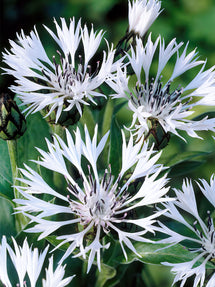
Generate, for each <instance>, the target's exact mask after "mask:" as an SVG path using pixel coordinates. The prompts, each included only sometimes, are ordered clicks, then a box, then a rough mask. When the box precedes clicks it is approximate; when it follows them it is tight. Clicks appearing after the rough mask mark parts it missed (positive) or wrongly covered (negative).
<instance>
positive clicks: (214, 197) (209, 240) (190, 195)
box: [160, 175, 215, 287]
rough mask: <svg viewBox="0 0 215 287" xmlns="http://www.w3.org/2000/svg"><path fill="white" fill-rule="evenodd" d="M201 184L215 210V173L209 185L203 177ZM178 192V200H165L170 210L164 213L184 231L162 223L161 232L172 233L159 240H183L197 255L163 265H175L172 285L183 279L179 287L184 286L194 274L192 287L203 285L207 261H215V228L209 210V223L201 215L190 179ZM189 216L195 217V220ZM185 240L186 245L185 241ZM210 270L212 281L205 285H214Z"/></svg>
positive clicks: (170, 241) (165, 204)
mask: <svg viewBox="0 0 215 287" xmlns="http://www.w3.org/2000/svg"><path fill="white" fill-rule="evenodd" d="M198 186H199V188H200V190H201V191H202V193H203V194H204V196H205V198H206V199H207V200H208V202H209V203H210V205H211V206H212V212H213V211H214V207H215V179H214V175H213V176H212V177H211V180H210V184H208V183H207V182H206V181H205V180H204V179H201V180H200V183H198ZM175 194H176V199H177V200H176V201H175V202H168V203H164V207H165V209H167V210H168V211H167V212H166V213H165V216H167V217H169V218H170V219H171V220H174V221H177V222H178V223H179V224H181V225H183V227H184V228H183V230H184V232H183V234H182V231H181V232H179V233H178V232H176V231H174V230H172V229H170V228H169V227H167V226H166V225H164V224H163V223H160V226H161V229H160V231H161V232H163V233H165V234H167V235H168V236H169V237H168V238H166V239H163V240H161V241H160V242H161V243H169V244H171V245H174V244H177V243H180V244H182V245H184V246H189V248H188V250H189V251H190V252H192V253H193V254H195V255H196V256H194V258H193V259H192V260H191V261H188V262H182V263H169V262H163V264H164V265H167V266H171V267H172V269H171V270H172V272H173V273H174V274H175V278H174V282H173V285H174V284H175V283H176V282H178V281H181V284H180V286H181V287H182V286H184V284H185V282H186V281H187V279H188V278H189V277H193V279H194V284H193V287H197V286H200V287H202V286H205V284H206V278H205V276H206V271H207V266H206V264H207V263H208V262H210V261H211V260H212V261H213V262H214V259H215V230H214V223H213V219H212V217H211V213H210V211H209V210H208V211H207V216H208V219H207V223H206V224H205V222H204V220H202V219H201V217H200V216H199V212H198V206H197V202H196V195H195V192H194V189H193V185H192V183H191V181H189V180H184V182H183V185H182V190H177V189H175ZM182 213H184V215H182ZM185 216H186V217H185ZM189 218H190V220H192V223H191V222H190V220H189ZM180 230H182V229H180ZM186 230H187V231H189V233H188V232H186ZM185 234H189V235H185ZM185 242H186V244H187V245H186V244H184V243H185ZM208 273H209V274H208ZM208 273H207V275H209V277H208V278H209V281H208V282H207V285H206V286H207V287H212V286H214V282H215V281H214V280H215V273H214V271H213V270H211V269H210V272H208ZM210 276H211V277H210ZM208 278H207V280H208Z"/></svg>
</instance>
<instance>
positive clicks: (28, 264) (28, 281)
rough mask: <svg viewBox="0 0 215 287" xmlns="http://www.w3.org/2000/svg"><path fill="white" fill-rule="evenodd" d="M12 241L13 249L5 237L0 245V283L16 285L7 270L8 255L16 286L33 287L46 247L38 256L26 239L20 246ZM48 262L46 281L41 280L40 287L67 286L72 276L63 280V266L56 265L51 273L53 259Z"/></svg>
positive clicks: (37, 252) (9, 286)
mask: <svg viewBox="0 0 215 287" xmlns="http://www.w3.org/2000/svg"><path fill="white" fill-rule="evenodd" d="M12 240H13V245H14V249H13V248H11V247H10V246H9V244H8V243H7V240H6V237H5V236H3V238H2V242H1V244H0V258H1V260H0V282H2V283H3V284H4V286H6V287H12V286H15V284H16V283H17V282H11V278H12V277H14V276H13V275H12V274H11V272H10V271H9V270H7V269H8V268H7V262H8V259H9V257H8V256H7V254H8V253H9V255H10V260H11V261H12V263H13V265H14V268H15V270H16V273H17V277H18V280H19V283H17V284H16V286H20V287H27V286H31V287H35V286H36V283H37V281H38V278H39V276H40V273H41V270H42V267H43V264H44V261H45V257H46V254H47V252H48V246H47V247H46V248H45V250H44V251H43V252H42V253H41V254H40V253H39V251H38V249H37V248H34V249H32V247H29V245H28V242H27V239H25V240H24V242H23V245H22V246H19V245H18V244H17V242H16V240H15V239H14V238H12ZM49 260H50V262H49V266H48V269H47V270H46V279H43V285H42V286H43V287H54V286H62V287H64V286H67V284H69V282H71V280H72V278H73V277H74V276H71V277H68V278H65V279H63V277H64V273H65V272H64V269H65V266H61V265H58V267H57V268H56V270H55V271H53V257H51V258H50V259H49ZM27 277H28V278H27ZM9 278H10V279H9Z"/></svg>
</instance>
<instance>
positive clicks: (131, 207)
mask: <svg viewBox="0 0 215 287" xmlns="http://www.w3.org/2000/svg"><path fill="white" fill-rule="evenodd" d="M122 136H123V145H122V166H121V170H120V172H119V174H118V175H117V176H115V177H114V176H113V175H112V173H111V166H110V165H108V167H107V168H106V169H105V170H104V171H102V170H99V169H98V157H99V156H100V154H101V152H102V150H103V149H104V146H105V143H106V140H107V138H108V133H107V134H106V135H105V136H104V137H103V138H102V139H101V140H100V142H99V143H98V144H97V126H96V128H95V132H94V136H93V139H92V140H91V138H90V136H89V133H88V130H87V129H86V128H85V141H83V140H82V139H81V135H80V130H79V129H77V131H76V133H75V140H73V138H72V136H71V134H70V133H69V131H67V144H65V143H64V142H63V140H62V139H61V138H60V137H58V136H55V137H54V143H53V144H52V143H50V142H49V141H47V144H48V149H49V152H44V151H42V150H40V149H38V150H39V152H40V153H41V155H42V158H41V160H39V161H36V163H37V164H39V165H41V166H43V167H45V168H47V169H49V170H53V171H55V172H58V173H60V174H62V175H64V177H65V184H66V187H67V188H65V190H64V191H63V192H62V193H59V192H56V191H55V190H54V189H53V188H51V187H50V186H49V185H48V184H47V183H46V182H45V181H44V179H43V178H42V177H41V176H40V175H39V174H38V173H37V172H35V171H34V170H32V169H31V168H30V167H28V166H25V169H21V172H22V173H23V175H24V178H20V179H19V180H20V181H21V182H22V183H23V184H25V185H26V186H23V184H22V186H17V190H18V191H19V192H20V193H21V194H22V195H23V197H24V199H16V200H15V201H16V203H18V204H19V205H20V206H19V207H17V210H19V211H20V212H23V213H24V214H25V215H26V216H28V217H29V218H30V219H31V221H32V222H34V223H35V226H33V227H31V228H29V229H27V232H35V233H36V232H38V233H41V234H40V236H39V239H41V238H44V237H46V236H48V235H50V234H53V235H57V231H58V229H60V228H61V227H63V226H68V228H66V229H64V230H67V232H65V231H64V234H62V231H61V235H60V236H57V239H59V240H61V243H60V244H59V245H58V246H57V247H56V248H58V247H59V246H61V245H63V244H65V243H70V245H69V247H68V248H67V250H66V252H65V254H64V256H63V257H62V259H61V261H60V262H63V260H65V259H66V258H67V257H68V256H69V255H70V254H72V253H73V255H75V256H76V257H77V256H78V257H79V256H82V257H83V258H87V256H88V255H89V256H88V271H89V270H90V268H91V266H92V264H93V262H94V258H95V256H97V264H98V268H99V269H100V268H101V266H100V265H101V250H102V249H107V248H109V246H110V244H111V243H110V242H108V241H109V239H108V238H109V237H107V241H106V243H105V244H104V243H103V241H102V238H103V237H104V236H106V235H107V234H109V235H110V236H117V238H118V240H119V243H120V244H121V247H122V250H123V253H124V255H125V257H126V258H127V254H126V250H125V246H126V247H127V248H129V249H131V250H132V251H133V252H134V253H136V254H137V251H136V249H135V248H134V245H133V244H132V241H140V242H148V241H150V240H149V239H146V238H144V236H143V235H144V234H145V233H147V232H153V228H154V227H153V224H154V223H155V219H156V217H158V216H159V215H160V212H156V213H151V215H147V216H146V217H141V218H134V217H132V216H131V215H132V214H133V213H134V211H135V210H138V208H142V207H145V208H147V206H148V205H151V204H155V203H158V202H161V201H166V200H168V199H166V198H164V197H163V196H164V195H165V194H166V193H167V191H168V188H166V187H165V185H166V183H167V179H166V176H163V177H160V178H159V179H157V177H158V175H159V173H160V171H161V170H162V166H161V165H159V164H156V161H157V160H158V158H159V156H160V153H159V154H154V152H153V150H152V149H150V150H147V148H148V146H147V144H146V143H145V144H144V145H143V141H140V142H139V143H138V144H136V145H133V137H132V136H131V137H130V139H129V142H128V144H126V140H125V136H124V133H122ZM66 160H67V165H66V162H65V161H66ZM68 163H69V164H71V165H72V166H73V168H76V170H77V171H78V174H79V176H76V177H75V176H74V175H73V176H72V175H71V174H70V172H69V169H68ZM84 163H85V164H84ZM128 172H131V174H130V175H129V176H128V174H129V173H128ZM126 175H127V177H126V179H125V176H126ZM140 178H142V184H140V186H139V187H137V188H136V190H135V191H134V190H133V191H132V192H130V187H131V186H132V182H134V181H135V180H137V179H140ZM143 178H144V179H143ZM152 191H153V192H152ZM38 193H43V194H49V195H50V196H51V197H53V198H54V197H55V198H56V199H58V200H57V201H56V203H53V202H46V201H44V200H42V199H40V198H38V197H37V196H36V194H38ZM35 212H36V213H37V215H35ZM162 212H163V211H162ZM162 212H161V213H162ZM32 213H33V214H32ZM59 214H61V220H56V219H55V220H54V219H53V218H52V215H55V216H56V215H59ZM63 215H65V216H66V219H65V220H62V216H63ZM123 223H124V224H129V225H130V226H134V227H135V228H134V232H130V230H129V231H128V230H127V229H126V228H125V227H123V226H122V224H123ZM78 251H79V252H78ZM137 255H138V254H137Z"/></svg>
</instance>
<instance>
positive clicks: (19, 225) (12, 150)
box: [7, 140, 28, 232]
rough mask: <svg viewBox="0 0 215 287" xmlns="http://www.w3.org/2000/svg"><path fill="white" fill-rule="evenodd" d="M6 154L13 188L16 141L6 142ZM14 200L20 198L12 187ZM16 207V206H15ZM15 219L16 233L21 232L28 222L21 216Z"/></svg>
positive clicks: (16, 215) (17, 215)
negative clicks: (7, 153)
mask: <svg viewBox="0 0 215 287" xmlns="http://www.w3.org/2000/svg"><path fill="white" fill-rule="evenodd" d="M7 146H8V152H9V157H10V165H11V172H12V179H13V186H15V183H16V178H17V162H18V154H17V141H16V140H7ZM13 193H14V198H15V199H18V198H20V194H19V192H18V191H17V190H16V188H15V187H13ZM15 206H16V204H15ZM15 218H16V229H17V232H20V231H22V229H23V227H24V226H26V224H27V222H28V220H27V219H26V217H25V216H24V215H23V214H21V213H17V214H15Z"/></svg>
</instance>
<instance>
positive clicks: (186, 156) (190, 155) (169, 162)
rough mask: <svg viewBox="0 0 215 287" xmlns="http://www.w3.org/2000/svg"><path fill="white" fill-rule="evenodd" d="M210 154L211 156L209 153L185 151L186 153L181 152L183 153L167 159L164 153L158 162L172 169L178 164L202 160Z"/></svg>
mask: <svg viewBox="0 0 215 287" xmlns="http://www.w3.org/2000/svg"><path fill="white" fill-rule="evenodd" d="M210 154H211V152H203V151H187V152H183V153H177V154H173V155H171V156H170V157H168V156H166V154H165V153H164V154H163V156H161V158H160V160H161V161H162V163H163V164H164V165H165V166H167V167H173V166H175V165H178V164H180V163H184V162H188V161H190V160H191V159H198V158H204V157H206V156H208V155H210Z"/></svg>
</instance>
